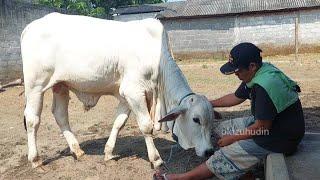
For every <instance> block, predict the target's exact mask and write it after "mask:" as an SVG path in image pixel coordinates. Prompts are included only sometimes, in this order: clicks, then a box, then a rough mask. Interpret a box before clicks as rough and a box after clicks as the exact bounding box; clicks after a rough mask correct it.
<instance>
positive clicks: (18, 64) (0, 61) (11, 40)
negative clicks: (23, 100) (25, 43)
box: [0, 0, 55, 84]
mask: <svg viewBox="0 0 320 180" xmlns="http://www.w3.org/2000/svg"><path fill="white" fill-rule="evenodd" d="M53 11H55V9H49V8H46V7H42V6H37V5H32V4H29V3H23V2H22V1H20V2H18V1H13V0H0V84H1V83H2V84H3V83H6V82H8V81H11V80H13V79H15V78H20V77H22V61H21V55H20V35H21V32H22V31H23V29H24V27H25V26H26V25H27V24H28V23H30V22H31V21H33V20H35V19H38V18H40V17H42V16H44V15H46V14H48V13H50V12H53Z"/></svg>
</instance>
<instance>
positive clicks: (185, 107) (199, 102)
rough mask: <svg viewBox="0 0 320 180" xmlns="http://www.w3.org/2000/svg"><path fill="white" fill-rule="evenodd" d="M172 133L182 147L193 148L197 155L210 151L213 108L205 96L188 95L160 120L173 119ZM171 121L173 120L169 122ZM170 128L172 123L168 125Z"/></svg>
mask: <svg viewBox="0 0 320 180" xmlns="http://www.w3.org/2000/svg"><path fill="white" fill-rule="evenodd" d="M174 120H175V123H174V126H173V134H174V135H175V136H177V138H178V143H179V144H180V146H181V147H182V148H183V149H189V148H195V150H196V153H197V155H198V156H205V155H208V153H210V152H212V148H213V147H212V143H211V131H210V130H211V127H212V124H213V109H212V106H211V104H210V102H209V101H208V99H207V98H206V97H205V96H201V95H190V96H188V97H186V98H184V99H183V101H182V102H181V104H180V105H179V106H178V107H176V108H174V109H172V110H171V111H170V112H169V113H168V114H167V115H166V116H165V117H164V118H162V119H161V120H160V122H165V121H174ZM171 123H173V122H171ZM169 127H170V128H172V125H171V126H170V125H169Z"/></svg>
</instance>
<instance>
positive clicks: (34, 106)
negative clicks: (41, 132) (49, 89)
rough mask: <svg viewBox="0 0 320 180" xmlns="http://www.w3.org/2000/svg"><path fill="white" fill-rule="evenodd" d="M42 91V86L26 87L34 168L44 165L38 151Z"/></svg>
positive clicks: (30, 154)
mask: <svg viewBox="0 0 320 180" xmlns="http://www.w3.org/2000/svg"><path fill="white" fill-rule="evenodd" d="M27 86H28V85H27ZM41 90H42V87H41V86H36V87H33V88H28V87H26V108H25V111H24V115H25V118H26V127H27V134H28V160H29V161H30V162H31V164H32V167H33V168H35V167H38V166H41V165H42V160H41V159H40V157H39V156H38V150H37V131H38V128H39V125H40V116H41V111H42V104H43V93H42V91H41Z"/></svg>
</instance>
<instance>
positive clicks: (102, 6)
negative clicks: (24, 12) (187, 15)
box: [36, 0, 166, 18]
mask: <svg viewBox="0 0 320 180" xmlns="http://www.w3.org/2000/svg"><path fill="white" fill-rule="evenodd" d="M36 2H37V3H38V4H42V5H46V6H50V7H55V8H65V9H67V10H70V11H74V12H77V13H78V14H81V15H86V16H93V17H100V18H105V17H106V16H107V15H108V14H109V11H110V8H117V7H120V6H128V5H139V4H155V3H162V2H166V0H165V1H163V0H36Z"/></svg>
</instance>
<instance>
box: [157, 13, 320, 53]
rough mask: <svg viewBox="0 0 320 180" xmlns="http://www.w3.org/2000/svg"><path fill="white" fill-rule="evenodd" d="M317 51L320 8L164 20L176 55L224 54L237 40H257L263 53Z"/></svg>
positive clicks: (319, 49)
mask: <svg viewBox="0 0 320 180" xmlns="http://www.w3.org/2000/svg"><path fill="white" fill-rule="evenodd" d="M296 19H298V27H297V32H298V36H297V38H298V40H299V45H298V48H299V52H300V53H306V52H320V34H319V33H320V9H313V10H299V11H291V12H277V13H275V12H273V13H262V14H247V15H237V16H225V17H212V18H198V19H177V20H163V24H164V25H165V27H166V29H167V30H168V34H169V37H170V41H171V47H172V49H173V52H174V54H175V56H176V57H180V58H188V57H190V58H193V57H204V58H205V57H212V56H218V57H219V56H220V57H221V56H226V55H227V54H228V51H230V49H231V48H232V47H233V46H234V45H236V44H238V43H240V42H252V43H255V44H257V45H258V46H259V47H260V48H261V49H262V50H263V52H264V55H275V54H292V53H295V38H296V36H295V30H296V28H295V22H296Z"/></svg>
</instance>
